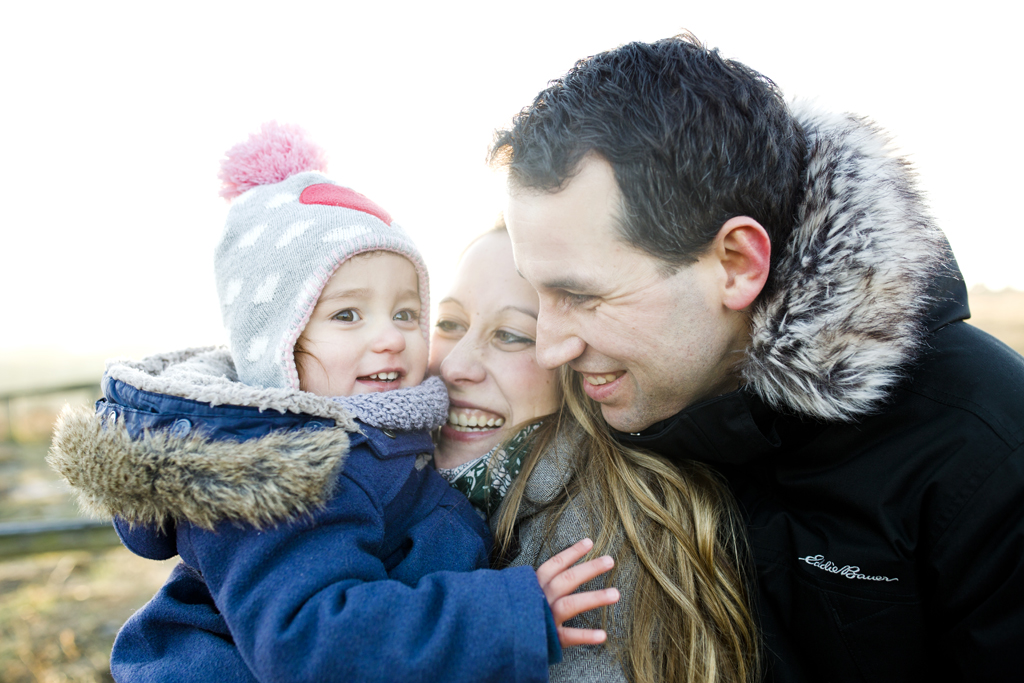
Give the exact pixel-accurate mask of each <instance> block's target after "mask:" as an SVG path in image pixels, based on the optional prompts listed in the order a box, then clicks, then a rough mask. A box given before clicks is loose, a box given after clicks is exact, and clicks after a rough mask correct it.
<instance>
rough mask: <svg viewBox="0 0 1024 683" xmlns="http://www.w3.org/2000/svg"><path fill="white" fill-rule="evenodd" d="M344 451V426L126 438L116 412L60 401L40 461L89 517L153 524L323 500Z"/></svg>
mask: <svg viewBox="0 0 1024 683" xmlns="http://www.w3.org/2000/svg"><path fill="white" fill-rule="evenodd" d="M347 454H348V433H347V432H345V430H343V429H323V430H320V431H317V432H305V431H300V432H276V433H271V434H268V435H266V436H264V437H261V438H258V439H252V440H250V441H245V442H242V443H239V442H237V441H229V440H220V441H214V440H211V439H207V438H205V437H203V436H186V437H184V438H180V437H175V436H172V435H170V434H169V433H168V432H166V431H157V432H152V433H147V434H146V436H145V437H144V438H142V439H134V438H132V437H131V436H130V435H129V434H128V430H127V428H126V427H125V426H124V422H123V421H122V420H117V421H116V422H114V421H108V422H106V423H104V422H103V421H102V420H100V419H99V418H98V417H97V416H96V415H95V414H93V413H92V412H91V411H88V410H86V409H85V408H71V407H70V406H67V407H65V408H64V411H63V412H62V413H61V415H60V417H59V418H58V420H57V427H56V430H55V432H54V435H53V445H52V446H51V448H50V455H49V456H48V457H47V462H49V464H50V466H51V467H53V468H54V469H55V470H57V471H58V472H60V474H61V475H62V476H63V477H64V479H65V480H67V482H68V484H70V485H71V488H72V490H74V491H75V493H76V494H77V497H78V502H79V505H80V506H81V507H82V509H83V510H84V511H85V512H87V513H89V514H91V515H93V516H97V517H106V518H110V517H113V516H114V515H117V516H120V517H123V518H124V519H126V520H128V521H130V522H132V523H143V524H153V525H163V524H164V523H165V522H166V521H167V520H168V519H174V520H188V521H189V522H192V523H193V524H195V525H197V526H200V527H203V528H205V529H212V528H213V526H214V524H216V523H217V522H219V521H222V520H225V519H227V520H234V521H239V522H246V523H248V524H251V525H253V526H256V527H258V528H262V527H267V526H270V525H272V524H275V523H277V522H280V521H283V520H286V519H292V518H295V517H301V516H303V515H305V514H308V513H311V512H313V511H315V510H317V509H319V508H320V507H322V506H323V505H324V504H325V503H326V502H327V499H328V497H329V495H330V493H331V488H332V486H333V484H334V480H335V477H336V476H337V472H338V470H339V469H341V467H342V464H343V463H344V460H345V456H346V455H347Z"/></svg>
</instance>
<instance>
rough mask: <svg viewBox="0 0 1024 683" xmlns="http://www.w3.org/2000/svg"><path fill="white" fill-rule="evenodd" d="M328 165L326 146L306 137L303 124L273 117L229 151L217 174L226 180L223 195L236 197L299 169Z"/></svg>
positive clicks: (300, 170) (280, 179) (312, 169)
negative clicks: (273, 118)
mask: <svg viewBox="0 0 1024 683" xmlns="http://www.w3.org/2000/svg"><path fill="white" fill-rule="evenodd" d="M326 168H327V156H326V154H325V153H324V150H323V149H321V148H320V147H318V146H317V145H315V144H313V143H312V142H310V141H309V140H307V139H306V134H305V132H304V131H303V130H302V129H301V128H299V127H298V126H292V125H282V124H279V123H277V122H276V121H271V122H269V123H264V124H263V126H262V128H260V132H259V133H257V134H255V135H250V136H249V139H248V140H246V141H245V142H242V143H239V144H237V145H235V146H234V147H232V148H231V149H229V150H228V151H227V154H226V158H225V159H223V160H222V161H221V163H220V173H218V174H217V177H218V178H220V179H221V180H222V181H223V184H222V185H221V190H220V196H221V197H225V198H227V199H233V198H235V197H237V196H238V195H240V194H242V193H243V192H245V191H246V190H248V189H249V188H252V187H256V186H257V185H269V184H271V183H279V182H281V181H282V180H284V179H285V178H288V177H289V176H293V175H295V174H296V173H302V172H303V171H323V170H325V169H326Z"/></svg>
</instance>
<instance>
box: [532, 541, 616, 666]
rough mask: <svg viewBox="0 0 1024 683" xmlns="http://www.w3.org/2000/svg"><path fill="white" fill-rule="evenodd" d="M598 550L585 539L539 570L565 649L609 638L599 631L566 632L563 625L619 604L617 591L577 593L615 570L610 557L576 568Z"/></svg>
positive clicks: (580, 630)
mask: <svg viewBox="0 0 1024 683" xmlns="http://www.w3.org/2000/svg"><path fill="white" fill-rule="evenodd" d="M593 547H594V542H593V541H591V540H590V539H589V538H584V539H583V540H582V541H580V542H579V543H577V544H575V545H573V546H570V547H568V548H566V549H565V550H563V551H562V552H560V553H558V554H557V555H555V556H554V557H552V558H551V559H549V560H548V561H547V562H545V563H544V564H542V565H541V566H539V567H537V580H538V581H540V587H541V589H542V590H543V591H544V595H545V596H546V597H547V599H548V605H550V606H551V613H552V614H553V615H554V617H555V626H556V627H557V629H558V642H559V643H561V644H562V647H569V646H571V645H596V644H598V643H603V642H604V641H605V639H606V638H607V637H608V634H607V633H605V632H604V631H603V630H602V629H599V628H566V627H563V626H562V622H564V621H566V620H567V619H571V618H573V617H574V616H576V615H577V614H582V613H583V612H586V611H588V610H592V609H594V608H596V607H602V606H604V605H612V604H615V603H616V602H618V601H619V591H618V589H616V588H606V589H604V590H597V591H585V592H583V593H573V591H574V590H576V589H577V588H579V587H580V586H581V585H583V584H584V583H586V582H587V581H590V580H591V579H593V578H596V577H598V576H600V575H601V574H604V573H605V572H606V571H608V570H609V569H611V568H612V567H614V566H615V560H613V559H612V558H611V557H609V556H608V555H604V556H602V557H598V558H596V559H593V560H590V561H588V562H584V563H583V564H581V565H578V566H573V565H574V564H575V563H576V562H577V561H578V560H579V559H580V558H581V557H583V556H584V555H586V554H587V552H589V551H590V549H591V548H593Z"/></svg>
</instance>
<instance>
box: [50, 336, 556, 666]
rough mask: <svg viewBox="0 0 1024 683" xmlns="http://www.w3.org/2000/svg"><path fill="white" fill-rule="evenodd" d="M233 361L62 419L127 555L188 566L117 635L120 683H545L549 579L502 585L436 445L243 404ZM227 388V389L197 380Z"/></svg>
mask: <svg viewBox="0 0 1024 683" xmlns="http://www.w3.org/2000/svg"><path fill="white" fill-rule="evenodd" d="M224 354H225V352H223V351H219V350H216V351H210V350H200V351H198V352H197V351H190V352H186V353H184V354H177V355H172V356H165V357H156V358H155V359H146V360H145V361H141V362H140V363H138V364H124V365H122V366H112V367H111V368H108V375H107V377H106V379H105V382H104V394H105V396H104V399H103V400H101V401H100V402H99V403H98V404H97V411H96V414H95V415H83V414H73V413H69V414H65V415H64V416H63V419H62V423H61V425H60V428H59V430H58V434H57V436H56V438H55V443H56V444H57V447H56V448H55V451H54V453H55V455H54V456H53V458H52V459H53V460H54V462H55V465H56V466H57V467H58V469H60V470H61V471H62V473H63V474H64V475H65V476H66V478H67V479H68V480H69V482H70V483H71V484H72V486H74V487H75V488H76V489H77V490H78V491H79V492H80V494H81V497H82V498H83V500H84V501H85V502H86V503H87V504H89V505H91V506H92V507H94V508H99V509H101V510H102V511H104V512H106V513H108V514H113V515H117V516H118V517H117V522H116V527H117V530H118V533H119V534H120V536H121V538H122V540H123V541H124V543H125V545H126V546H127V547H128V548H129V549H131V550H132V551H133V552H136V553H137V554H139V555H142V556H143V557H148V558H152V559H166V558H169V557H173V556H174V555H175V554H178V555H180V556H181V559H182V563H181V564H180V565H179V566H178V567H177V568H176V569H175V570H174V572H173V573H172V575H171V577H170V578H169V579H168V582H167V584H166V585H165V586H164V587H163V588H162V589H161V591H160V592H159V593H158V594H157V595H156V596H155V597H154V598H153V600H152V601H151V602H150V603H149V604H147V605H146V606H145V607H144V608H143V609H142V610H140V611H139V612H138V613H136V615H135V616H133V617H132V619H130V620H129V621H128V623H127V624H125V626H124V628H123V629H122V631H121V633H120V634H119V635H118V639H117V642H116V643H115V647H114V651H113V654H112V658H111V670H112V672H113V673H114V676H115V678H117V679H118V680H123V681H170V680H174V681H217V682H218V683H225V681H245V680H253V679H254V678H255V679H257V680H264V681H286V680H287V681H293V680H294V681H333V680H337V681H397V680H401V681H463V680H465V681H487V680H494V681H499V680H500V681H544V680H547V666H548V662H549V660H552V659H557V658H558V656H559V648H558V644H557V637H556V635H555V633H554V624H553V620H552V618H551V614H550V610H549V609H548V606H547V601H546V599H545V597H544V594H543V592H542V591H541V590H540V587H539V585H538V583H537V579H536V575H535V574H534V572H533V570H532V569H530V568H528V567H523V568H516V569H510V570H503V571H491V570H488V569H485V567H487V555H488V550H489V537H488V532H487V530H486V528H485V526H484V524H483V522H482V521H481V520H480V518H479V517H478V516H477V515H476V513H475V512H473V510H472V508H471V507H470V506H469V504H468V502H467V501H466V500H465V498H464V497H463V496H462V495H461V494H459V493H458V492H456V491H455V490H454V489H452V488H451V487H450V486H449V485H448V484H447V482H445V481H444V480H443V479H442V478H441V477H440V476H439V475H438V474H437V473H436V471H434V470H433V468H432V467H430V466H429V464H427V465H426V466H424V464H425V462H424V460H423V459H422V458H418V457H417V456H419V455H421V454H423V453H429V452H430V451H431V450H432V445H431V443H430V439H429V436H428V434H427V432H425V431H406V432H395V431H392V430H389V429H386V428H375V427H372V426H369V425H367V424H361V423H360V424H357V423H356V422H354V421H353V420H352V419H351V417H350V416H349V415H348V414H347V413H346V412H345V410H344V409H343V408H341V407H340V406H339V405H338V404H337V403H334V402H333V401H330V400H329V399H322V398H319V397H315V396H312V395H311V394H307V393H305V392H287V391H285V390H277V389H273V390H256V389H252V388H249V387H245V386H244V385H240V384H238V383H237V382H233V381H232V379H233V377H232V371H233V369H231V370H224V368H223V367H222V366H223V365H224V364H225V363H228V364H229V359H226V358H224ZM209 366H212V367H213V370H211V368H210V367H209ZM171 368H177V369H176V370H173V371H171V372H168V370H170V369H171ZM183 369H184V372H183ZM218 370H220V371H222V372H223V375H224V377H223V378H222V379H223V380H225V381H226V382H227V384H224V382H221V381H220V380H218V379H216V378H215V379H213V380H210V381H211V382H212V386H213V388H212V389H211V384H210V383H209V382H206V380H202V381H200V382H196V381H195V377H193V376H192V375H194V374H195V372H194V371H198V373H199V376H200V377H215V376H216V375H217V371H218ZM181 375H186V376H188V377H189V379H188V381H184V382H183V381H182V380H181V377H180V376H181ZM204 382H206V383H204ZM222 384H224V386H221V385H222ZM155 389H158V390H155ZM227 401H230V403H228V402H227ZM378 427H383V425H378ZM473 570H476V571H473ZM549 653H550V654H549Z"/></svg>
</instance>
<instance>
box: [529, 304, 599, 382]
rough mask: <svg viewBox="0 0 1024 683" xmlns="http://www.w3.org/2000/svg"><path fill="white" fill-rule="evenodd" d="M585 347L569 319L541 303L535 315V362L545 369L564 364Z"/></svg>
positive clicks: (578, 354)
mask: <svg viewBox="0 0 1024 683" xmlns="http://www.w3.org/2000/svg"><path fill="white" fill-rule="evenodd" d="M586 348H587V344H586V342H584V341H583V339H581V338H580V337H579V336H578V335H577V334H576V333H575V331H574V330H573V329H572V326H571V324H570V321H569V320H568V319H567V318H566V316H564V315H559V314H558V313H557V312H554V311H552V310H551V308H550V307H546V306H544V304H543V303H542V304H541V307H540V311H539V313H538V315H537V364H538V365H540V366H541V367H542V368H544V369H546V370H554V369H555V368H557V367H559V366H562V365H565V364H566V363H568V362H569V361H571V360H573V359H575V358H578V357H579V356H580V355H581V354H582V353H583V351H584V349H586Z"/></svg>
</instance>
